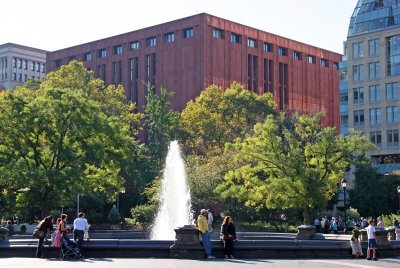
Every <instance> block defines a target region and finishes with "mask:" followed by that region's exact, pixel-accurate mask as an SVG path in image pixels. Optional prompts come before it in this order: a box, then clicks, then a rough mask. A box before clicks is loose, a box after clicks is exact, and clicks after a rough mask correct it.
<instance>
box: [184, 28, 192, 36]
mask: <svg viewBox="0 0 400 268" xmlns="http://www.w3.org/2000/svg"><path fill="white" fill-rule="evenodd" d="M193 36H194V31H193V28H187V29H184V30H183V38H192V37H193Z"/></svg>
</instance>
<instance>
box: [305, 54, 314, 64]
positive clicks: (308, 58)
mask: <svg viewBox="0 0 400 268" xmlns="http://www.w3.org/2000/svg"><path fill="white" fill-rule="evenodd" d="M307 63H309V64H315V56H312V55H307Z"/></svg>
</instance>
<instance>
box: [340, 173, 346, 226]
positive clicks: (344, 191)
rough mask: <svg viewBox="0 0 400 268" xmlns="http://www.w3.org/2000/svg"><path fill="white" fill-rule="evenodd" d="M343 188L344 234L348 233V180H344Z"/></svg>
mask: <svg viewBox="0 0 400 268" xmlns="http://www.w3.org/2000/svg"><path fill="white" fill-rule="evenodd" d="M341 184H342V188H343V206H344V233H346V229H347V226H346V222H347V220H346V218H347V213H346V187H347V181H346V179H343V180H342V182H341Z"/></svg>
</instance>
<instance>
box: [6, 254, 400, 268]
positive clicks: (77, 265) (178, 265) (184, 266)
mask: <svg viewBox="0 0 400 268" xmlns="http://www.w3.org/2000/svg"><path fill="white" fill-rule="evenodd" d="M0 267H1V268H42V267H57V268H64V267H65V268H71V267H73V268H81V267H93V268H121V267H135V268H141V267H143V268H160V267H162V268H205V267H212V268H232V267H233V268H238V267H246V268H258V267H267V268H268V267H276V268H278V267H279V268H286V267H293V268H320V267H324V268H338V267H340V268H377V267H384V268H399V267H400V256H399V257H398V258H390V259H380V260H378V261H367V260H365V259H335V260H327V259H325V260H319V259H318V260H264V259H254V260H251V259H243V260H241V259H229V260H224V259H215V260H178V259H151V258H150V259H108V258H104V259H84V260H77V261H75V260H73V261H59V260H57V259H36V258H0Z"/></svg>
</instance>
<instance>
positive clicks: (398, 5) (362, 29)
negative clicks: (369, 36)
mask: <svg viewBox="0 0 400 268" xmlns="http://www.w3.org/2000/svg"><path fill="white" fill-rule="evenodd" d="M399 25H400V0H359V1H358V3H357V5H356V7H355V9H354V12H353V15H352V16H351V19H350V25H349V32H348V36H349V37H351V36H355V35H359V34H363V33H368V32H372V31H376V30H380V29H383V28H387V27H394V26H399Z"/></svg>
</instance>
